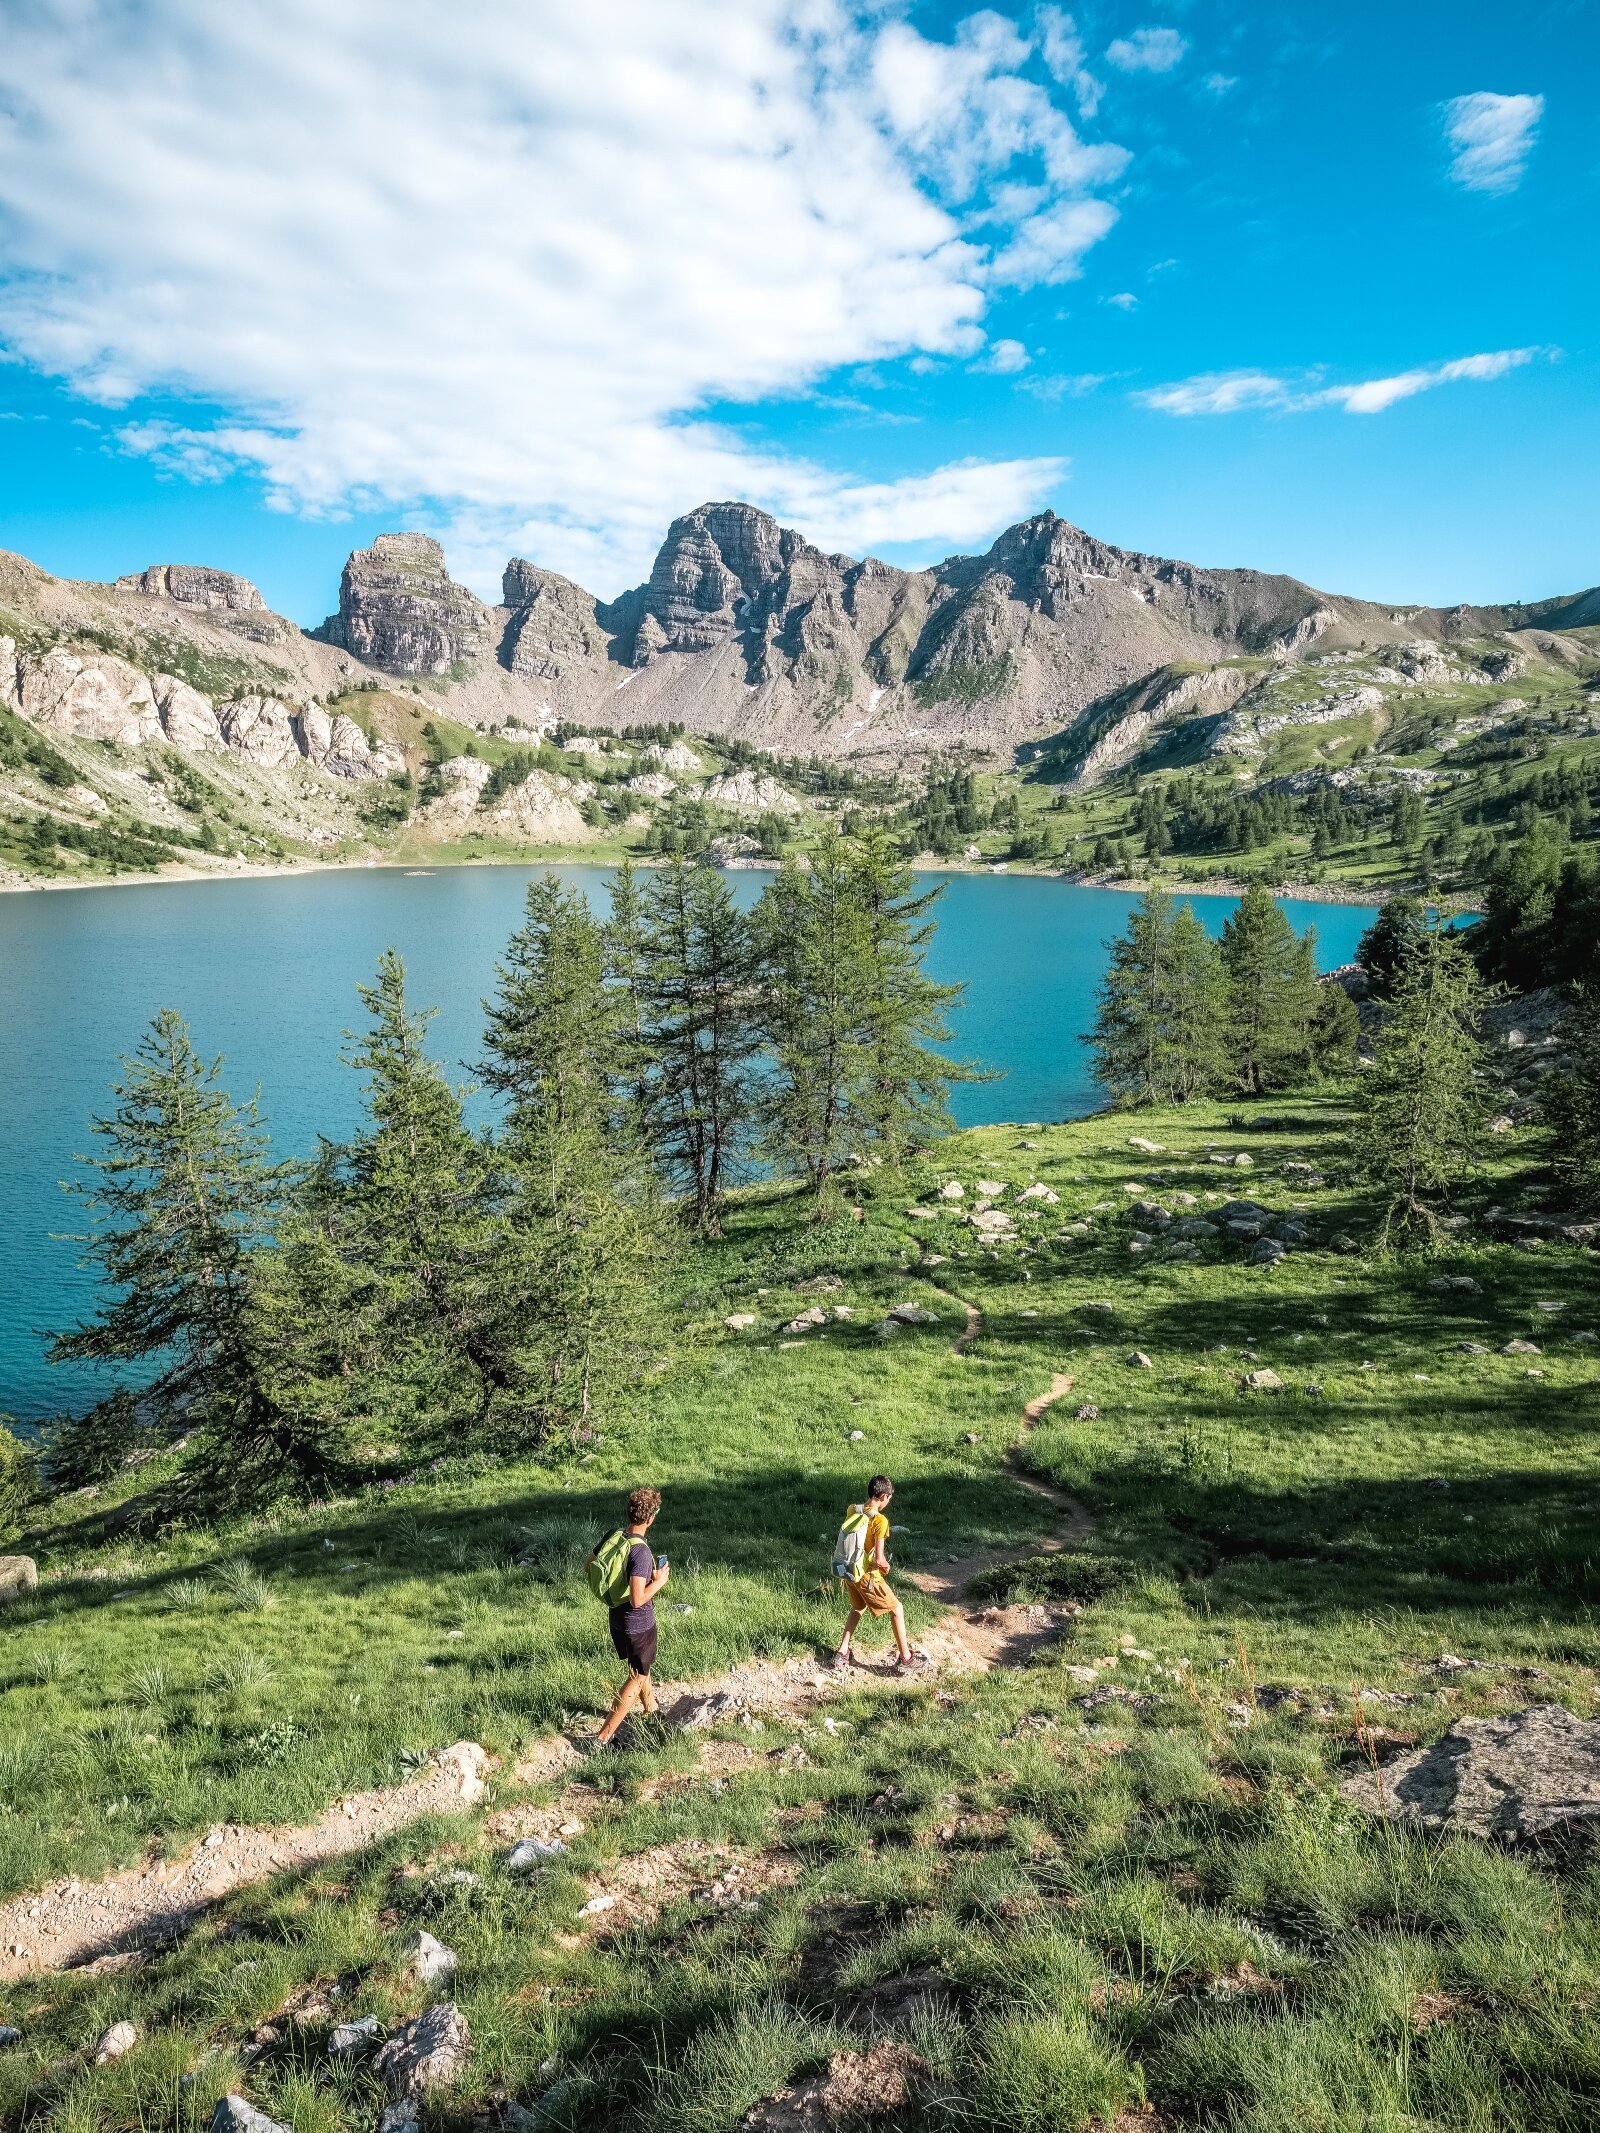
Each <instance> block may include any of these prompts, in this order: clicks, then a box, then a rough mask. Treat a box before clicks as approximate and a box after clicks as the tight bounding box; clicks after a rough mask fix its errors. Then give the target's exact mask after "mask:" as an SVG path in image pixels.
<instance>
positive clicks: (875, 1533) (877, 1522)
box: [850, 1504, 889, 1585]
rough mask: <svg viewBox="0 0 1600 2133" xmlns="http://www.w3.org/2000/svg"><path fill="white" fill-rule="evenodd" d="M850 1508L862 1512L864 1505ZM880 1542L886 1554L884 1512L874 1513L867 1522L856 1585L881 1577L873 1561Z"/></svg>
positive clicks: (887, 1543) (886, 1542)
mask: <svg viewBox="0 0 1600 2133" xmlns="http://www.w3.org/2000/svg"><path fill="white" fill-rule="evenodd" d="M850 1508H851V1510H852V1511H864V1510H865V1509H866V1505H865V1504H852V1505H851V1506H850ZM880 1541H881V1542H882V1543H883V1546H884V1550H885V1553H887V1551H888V1546H889V1520H888V1517H887V1516H886V1514H885V1513H884V1512H882V1511H874V1512H873V1514H872V1516H871V1517H870V1518H869V1519H868V1520H867V1541H866V1546H865V1548H863V1550H862V1553H861V1576H860V1578H859V1579H858V1580H857V1581H856V1582H857V1583H859V1584H862V1585H864V1584H866V1583H867V1581H868V1579H869V1578H874V1577H881V1576H882V1575H883V1573H882V1571H881V1570H879V1569H878V1567H877V1564H876V1560H875V1558H876V1555H877V1549H878V1543H879V1542H880Z"/></svg>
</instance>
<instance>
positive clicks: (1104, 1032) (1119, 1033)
mask: <svg viewBox="0 0 1600 2133" xmlns="http://www.w3.org/2000/svg"><path fill="white" fill-rule="evenodd" d="M1225 1014H1226V981H1225V978H1224V974H1223V969H1222V961H1221V957H1220V956H1219V954H1218V952H1217V947H1216V943H1215V942H1214V941H1212V940H1211V939H1210V937H1209V936H1208V935H1207V933H1206V931H1205V928H1204V927H1203V926H1202V925H1201V923H1200V921H1199V919H1198V918H1196V916H1195V914H1194V909H1193V907H1192V906H1191V905H1189V904H1184V905H1183V906H1182V907H1181V909H1179V908H1176V907H1175V906H1174V904H1173V901H1172V898H1171V897H1170V896H1169V895H1168V894H1167V893H1166V891H1165V890H1162V889H1151V890H1149V891H1148V892H1147V893H1146V895H1145V896H1144V897H1143V899H1142V900H1141V902H1140V903H1139V904H1138V906H1137V907H1136V908H1135V910H1134V912H1133V914H1132V916H1131V917H1130V919H1129V921H1128V930H1127V932H1126V933H1125V934H1124V935H1123V936H1122V938H1121V939H1120V940H1118V941H1116V942H1115V943H1113V946H1112V950H1111V961H1110V964H1109V966H1108V968H1107V970H1106V974H1105V977H1104V979H1103V980H1102V981H1101V985H1100V993H1099V1004H1098V1008H1097V1011H1096V1015H1095V1026H1094V1030H1093V1032H1092V1034H1091V1036H1090V1038H1089V1042H1090V1044H1091V1045H1092V1046H1093V1048H1094V1053H1095V1069H1094V1071H1095V1078H1096V1079H1097V1080H1098V1081H1099V1082H1100V1083H1101V1085H1102V1086H1103V1087H1104V1088H1105V1089H1107V1090H1108V1091H1109V1092H1110V1094H1111V1096H1112V1097H1113V1098H1114V1099H1115V1100H1116V1101H1117V1102H1118V1103H1120V1104H1130V1105H1132V1104H1159V1103H1186V1102H1188V1101H1189V1100H1190V1099H1191V1098H1193V1097H1195V1096H1199V1095H1202V1094H1203V1093H1204V1092H1205V1091H1206V1090H1207V1089H1209V1088H1212V1087H1214V1086H1215V1085H1216V1083H1217V1082H1218V1080H1219V1079H1220V1078H1221V1076H1222V1074H1223V1073H1224V1072H1225V1070H1226V1060H1227V1054H1226V1048H1225V1038H1224V1022H1225Z"/></svg>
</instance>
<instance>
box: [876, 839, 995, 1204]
mask: <svg viewBox="0 0 1600 2133" xmlns="http://www.w3.org/2000/svg"><path fill="white" fill-rule="evenodd" d="M851 874H852V878H853V883H854V895H855V900H856V904H857V906H858V908H859V911H860V914H861V925H862V939H863V952H864V956H865V998H866V1032H865V1040H864V1045H863V1057H862V1060H861V1067H862V1075H861V1080H860V1083H859V1085H858V1087H857V1089H856V1092H855V1096H854V1100H853V1110H854V1114H855V1120H856V1125H857V1131H858V1138H859V1140H860V1142H861V1144H862V1146H863V1148H870V1149H871V1150H872V1151H873V1153H875V1154H877V1155H880V1156H882V1158H883V1160H884V1162H885V1163H886V1164H888V1165H889V1167H890V1168H891V1169H897V1168H898V1167H899V1165H900V1163H901V1161H902V1160H903V1159H904V1157H905V1155H906V1154H907V1152H908V1151H909V1150H910V1149H911V1148H913V1147H916V1146H919V1145H922V1144H925V1143H926V1142H928V1141H930V1140H932V1139H934V1138H936V1137H937V1136H938V1135H939V1134H941V1133H947V1132H949V1130H950V1128H951V1124H952V1121H951V1118H950V1090H951V1088H952V1087H953V1086H954V1085H955V1084H956V1083H958V1082H964V1081H982V1080H986V1079H989V1078H990V1077H989V1076H988V1075H986V1074H985V1072H984V1070H983V1069H982V1068H980V1067H975V1066H972V1065H970V1064H968V1063H967V1062H965V1061H963V1060H959V1059H951V1058H949V1057H948V1056H947V1055H946V1054H945V1053H943V1052H941V1051H937V1050H936V1049H935V1047H936V1046H937V1045H940V1044H943V1043H944V1042H946V1041H947V1039H948V1038H949V1035H950V1031H949V1028H948V1026H947V1024H946V1022H945V1014H946V1011H947V1010H948V1009H949V1008H950V1007H951V1006H952V1005H953V1003H954V1002H955V1001H957V1000H958V999H959V998H960V997H961V993H962V990H963V988H962V987H961V986H959V985H941V984H939V983H938V982H937V981H936V980H935V979H933V978H930V977H929V976H928V974H927V971H926V970H925V968H924V967H923V965H924V958H925V957H926V954H927V949H928V943H929V942H930V941H931V940H932V938H933V932H934V921H933V919H932V917H931V915H930V914H931V912H932V910H933V907H934V905H935V904H936V903H937V902H938V900H939V898H940V897H941V896H942V895H943V894H944V884H943V882H939V883H936V884H935V886H934V887H933V888H931V889H921V890H919V889H918V888H917V886H916V881H915V878H914V876H913V874H912V870H911V867H910V864H909V862H908V861H906V860H905V859H903V858H901V857H900V855H899V854H898V853H897V852H896V850H895V847H894V843H893V840H892V839H891V838H890V836H889V833H888V831H887V830H886V829H885V828H884V827H883V826H882V825H881V824H879V823H874V824H872V825H871V826H869V827H868V828H867V830H866V831H865V832H864V834H863V835H862V836H861V837H860V838H858V839H857V840H856V842H855V845H854V847H853V849H852V853H851Z"/></svg>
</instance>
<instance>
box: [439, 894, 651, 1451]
mask: <svg viewBox="0 0 1600 2133" xmlns="http://www.w3.org/2000/svg"><path fill="white" fill-rule="evenodd" d="M499 979H500V983H499V989H498V991H497V993H496V996H495V998H494V1000H493V1001H491V1002H490V1003H488V1007H487V1015H488V1027H487V1035H486V1056H485V1059H484V1062H483V1066H482V1069H481V1071H482V1075H483V1079H484V1082H485V1083H486V1084H487V1086H488V1087H490V1088H491V1089H493V1090H495V1092H496V1093H497V1094H498V1095H500V1096H501V1097H502V1098H503V1099H504V1102H505V1123H504V1127H503V1129H502V1130H501V1132H500V1133H499V1135H498V1136H497V1138H496V1142H495V1160H496V1164H497V1168H498V1170H499V1172H500V1175H501V1178H502V1181H503V1184H504V1187H505V1192H504V1197H503V1205H502V1208H501V1215H500V1224H501V1226H500V1241H499V1246H498V1252H497V1283H496V1285H497V1289H498V1292H499V1297H500V1333H501V1346H502V1348H503V1350H504V1352H505V1353H506V1355H507V1356H508V1358H509V1361H510V1365H511V1371H512V1381H511V1384H510V1385H509V1387H508V1388H507V1390H506V1391H505V1393H504V1394H502V1396H501V1399H500V1401H499V1403H498V1411H499V1421H498V1432H499V1433H500V1434H505V1433H507V1432H508V1431H509V1432H513V1433H514V1434H515V1435H516V1436H517V1437H518V1438H519V1439H520V1440H521V1441H523V1442H525V1443H530V1444H534V1445H537V1446H540V1447H545V1446H548V1445H550V1444H551V1443H553V1442H558V1441H571V1440H572V1439H573V1438H574V1437H575V1436H577V1435H578V1434H579V1433H580V1432H581V1431H582V1430H583V1429H584V1428H586V1427H588V1426H590V1425H591V1424H592V1422H593V1420H594V1419H595V1417H596V1416H597V1414H599V1413H602V1412H604V1411H606V1410H607V1409H608V1408H609V1407H610V1406H611V1404H612V1403H614V1402H615V1401H616V1400H617V1399H618V1398H619V1396H620V1395H621V1394H622V1392H623V1390H624V1389H625V1388H626V1387H627V1386H628V1385H630V1384H631V1383H633V1382H635V1381H636V1380H637V1378H638V1377H639V1375H640V1373H641V1372H642V1371H643V1370H644V1369H645V1368H646V1367H647V1366H648V1363H649V1360H650V1358H651V1356H652V1355H653V1353H654V1328H655V1327H656V1326H657V1325H658V1324H659V1319H660V1314H659V1310H658V1309H657V1303H658V1294H657V1291H658V1284H659V1279H660V1274H661V1272H662V1269H663V1264H664V1260H665V1257H666V1254H665V1249H664V1246H665V1239H664V1236H663V1223H662V1220H661V1211H660V1205H659V1198H658V1194H657V1192H656V1187H655V1180H654V1177H653V1175H652V1173H651V1171H650V1167H649V1164H648V1162H647V1160H646V1159H645V1157H644V1155H643V1152H642V1151H641V1149H640V1147H639V1145H638V1142H637V1139H636V1137H635V1133H634V1115H635V1114H634V1109H633V1106H632V1105H631V1103H630V1102H629V1100H628V1096H627V1090H626V1067H627V1059H628V1049H629V1045H630V1041H631V1034H632V1032H631V1021H632V1012H633V1010H632V1004H631V1001H630V999H629V996H628V994H627V992H626V991H625V990H623V989H622V988H620V987H617V986H615V985H613V984H612V983H611V982H610V981H609V978H608V972H607V948H606V937H605V933H604V931H603V929H602V927H601V926H600V924H599V923H598V921H597V920H596V918H595V916H594V913H593V912H592V911H591V910H590V908H589V905H588V902H587V900H586V899H585V898H584V896H583V895H582V893H581V891H578V890H568V889H564V888H563V887H562V886H561V884H560V883H559V882H558V881H557V880H556V879H555V878H554V877H553V876H551V875H546V876H545V877H544V879H543V880H542V881H536V882H534V883H533V884H532V885H531V886H530V888H529V890H528V896H527V906H526V911H525V915H524V920H523V923H522V925H521V926H520V927H519V928H518V930H517V932H516V933H514V934H513V935H512V937H511V940H510V942H509V943H508V945H507V948H506V954H505V960H504V962H503V963H502V965H501V967H500V971H499Z"/></svg>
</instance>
